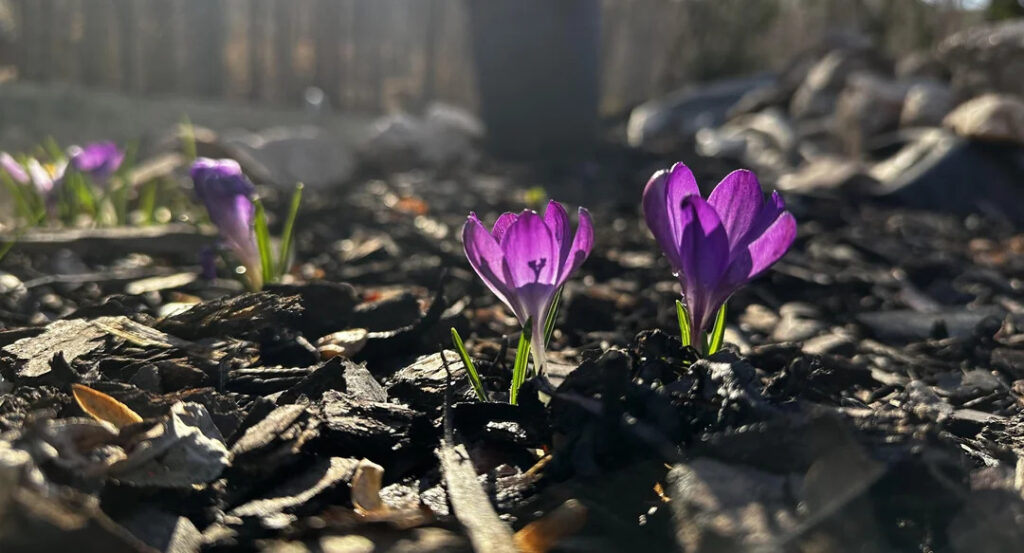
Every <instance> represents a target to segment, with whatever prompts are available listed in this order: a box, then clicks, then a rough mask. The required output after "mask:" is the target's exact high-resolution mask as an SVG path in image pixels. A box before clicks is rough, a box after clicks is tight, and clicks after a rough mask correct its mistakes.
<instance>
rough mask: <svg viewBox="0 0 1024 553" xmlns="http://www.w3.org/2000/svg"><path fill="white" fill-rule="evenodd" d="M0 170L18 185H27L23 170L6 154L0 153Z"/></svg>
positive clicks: (27, 179) (25, 174) (26, 175)
mask: <svg viewBox="0 0 1024 553" xmlns="http://www.w3.org/2000/svg"><path fill="white" fill-rule="evenodd" d="M0 169H3V170H4V171H6V172H7V174H8V175H10V176H11V179H13V180H14V182H16V183H18V184H28V183H29V176H28V173H26V172H25V168H24V167H22V166H21V164H20V163H18V161H17V160H16V159H14V157H12V156H11V154H9V153H7V152H0Z"/></svg>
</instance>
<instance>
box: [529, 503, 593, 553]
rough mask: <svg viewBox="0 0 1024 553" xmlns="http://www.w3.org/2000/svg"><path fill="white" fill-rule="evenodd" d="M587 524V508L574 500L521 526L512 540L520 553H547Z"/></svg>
mask: <svg viewBox="0 0 1024 553" xmlns="http://www.w3.org/2000/svg"><path fill="white" fill-rule="evenodd" d="M586 523H587V508H586V507H584V506H583V504H582V503H580V502H579V501H576V500H575V499H570V500H569V501H566V502H565V503H562V505H561V506H559V507H558V508H557V509H555V510H554V511H551V512H550V513H548V514H546V515H544V516H543V517H542V518H539V519H537V520H535V521H533V522H531V523H529V524H527V525H526V526H523V527H522V529H520V530H519V531H518V532H516V535H515V536H514V538H513V541H514V542H515V544H516V548H517V549H519V551H520V552H521V553H547V552H548V551H549V550H551V548H552V547H554V546H555V545H556V544H557V543H558V542H559V541H561V540H562V539H563V538H565V537H567V536H571V535H573V534H575V533H576V532H579V531H580V529H582V528H583V525H584V524H586Z"/></svg>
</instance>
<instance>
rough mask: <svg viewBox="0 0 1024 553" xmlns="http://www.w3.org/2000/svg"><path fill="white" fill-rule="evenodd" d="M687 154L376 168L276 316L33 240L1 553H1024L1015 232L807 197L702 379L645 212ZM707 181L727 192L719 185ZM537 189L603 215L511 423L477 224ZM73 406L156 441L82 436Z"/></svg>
mask: <svg viewBox="0 0 1024 553" xmlns="http://www.w3.org/2000/svg"><path fill="white" fill-rule="evenodd" d="M671 161H673V160H669V159H652V158H647V157H637V156H636V155H635V154H628V153H624V152H621V151H617V150H609V151H607V152H604V153H603V154H602V155H601V156H599V157H597V158H595V160H594V161H591V162H588V163H585V164H572V165H569V166H563V167H560V168H553V167H537V166H524V165H508V164H499V163H496V162H487V163H485V164H483V166H482V168H479V169H477V170H474V171H467V170H449V171H409V172H401V173H390V174H384V173H381V174H362V175H358V176H357V177H356V178H354V179H353V181H352V183H351V184H348V185H346V186H345V187H343V188H340V189H339V190H337V191H334V192H331V193H325V192H323V191H318V192H313V193H311V195H309V196H307V198H306V202H305V205H304V208H303V212H302V216H301V218H300V226H299V228H298V231H297V232H298V235H297V236H298V243H297V247H298V255H297V259H298V261H299V263H298V264H297V265H296V266H295V269H294V271H293V273H292V276H291V278H290V282H288V283H286V284H281V285H274V286H270V287H268V288H267V289H266V290H265V291H263V292H260V293H244V292H242V290H241V288H240V286H239V285H238V284H236V283H235V282H234V281H233V280H231V279H230V278H229V277H230V274H229V271H227V270H226V269H224V268H222V269H223V270H222V276H223V278H221V279H218V280H216V281H204V280H201V279H190V278H188V276H187V274H190V273H192V272H194V271H195V270H196V267H195V265H196V264H197V262H196V255H197V252H195V251H193V250H191V248H192V247H194V240H181V239H180V238H172V239H164V238H160V237H156V238H151V240H154V241H159V240H165V242H160V244H161V245H160V246H159V247H157V246H155V245H152V244H156V242H153V243H152V244H151V246H152V247H150V246H146V245H145V244H143V245H138V244H136V245H135V246H136V247H134V248H133V249H131V250H129V249H126V248H120V249H119V248H118V247H116V246H110V247H96V248H81V247H78V248H76V249H74V250H71V249H65V248H61V247H59V246H60V245H59V244H58V247H54V246H53V244H49V245H48V246H46V247H42V246H37V245H33V244H31V243H28V242H26V243H25V244H23V245H21V246H17V247H15V249H14V250H13V251H12V252H11V253H10V254H9V255H8V256H7V257H6V258H5V259H4V260H3V262H2V268H3V269H4V270H5V271H6V272H7V273H8V274H7V275H5V276H3V279H2V281H0V287H3V289H4V293H3V294H2V296H0V320H2V321H3V323H4V330H2V331H0V348H2V350H0V375H2V380H0V482H2V483H3V484H0V550H2V551H4V552H20V551H58V550H61V549H70V550H75V551H82V552H92V551H97V552H99V551H104V552H109V551H132V552H136V551H137V552H150V551H154V550H155V551H164V552H175V553H179V552H182V553H183V552H196V551H203V552H211V553H212V552H218V553H220V552H225V553H226V552H242V551H282V552H283V551H289V552H291V551H295V552H304V551H311V552H330V553H333V552H350V551H351V552H357V551H375V552H379V551H389V552H399V551H446V552H447V551H470V550H472V549H471V548H475V550H477V551H517V550H518V551H591V552H604V551H609V552H611V551H627V550H642V551H700V552H726V551H802V552H822V553H824V552H845V551H849V552H853V551H921V552H926V551H928V552H931V551H934V552H967V551H1018V550H1019V544H1021V543H1024V523H1022V522H1021V521H1022V520H1024V499H1022V495H1021V486H1022V481H1024V461H1022V460H1021V459H1022V457H1021V452H1022V451H1024V414H1022V407H1024V404H1022V394H1024V340H1022V339H1021V337H1022V335H1021V333H1020V331H1019V329H1020V328H1021V325H1022V324H1024V317H1022V314H1024V284H1022V282H1024V281H1022V280H1021V279H1022V277H1024V236H1021V235H1018V234H1016V230H1015V229H1014V227H1013V226H1012V225H1010V224H1008V223H1006V222H1004V221H1001V220H996V219H992V218H986V217H984V216H981V215H971V216H967V217H962V216H952V215H944V214H941V213H934V212H921V211H909V210H905V209H902V208H900V207H899V206H897V205H885V204H880V203H877V202H874V201H871V200H868V199H865V198H858V197H842V196H833V197H804V196H798V195H792V194H791V195H787V197H786V200H787V204H788V206H789V208H790V210H791V211H793V213H794V214H795V215H796V217H797V220H798V221H799V225H800V226H799V236H798V238H797V241H796V244H795V245H794V247H793V248H792V250H791V251H790V252H789V254H788V255H787V256H786V257H785V258H783V260H782V261H781V262H780V263H778V264H777V265H776V266H775V267H774V268H773V269H772V270H771V271H769V272H768V273H767V274H766V275H764V276H762V277H761V278H759V279H757V280H756V281H754V282H753V283H751V284H750V285H749V286H747V287H746V288H744V289H742V290H741V291H740V292H738V293H737V294H736V295H735V296H734V297H733V298H732V299H731V300H730V302H729V315H728V322H729V326H728V332H727V335H726V341H727V342H728V343H729V345H728V346H727V348H726V349H725V351H722V352H720V353H718V354H716V355H714V356H712V357H710V358H707V359H698V358H697V356H696V355H695V354H694V352H693V351H692V350H689V349H685V348H683V347H682V346H681V344H680V341H679V339H678V327H677V326H676V324H675V311H674V301H675V300H676V298H677V297H678V284H677V282H676V281H675V279H674V278H673V276H672V274H671V272H670V270H669V268H668V265H667V263H666V262H665V260H664V259H663V258H662V257H661V255H660V253H659V252H658V251H657V247H656V245H655V243H654V240H653V239H652V237H651V236H650V233H649V231H648V230H647V229H646V226H645V225H644V222H643V219H642V217H641V215H640V205H639V200H640V193H641V190H642V187H643V184H644V183H645V181H646V178H647V177H648V176H649V175H650V174H651V172H653V171H654V170H655V169H658V168H661V167H665V166H668V165H669V164H670V163H671ZM687 161H693V162H694V163H693V167H694V169H695V170H696V172H697V174H698V179H699V181H700V182H702V184H705V185H711V184H713V183H714V182H716V181H717V178H720V177H721V176H722V175H724V174H725V173H726V172H727V171H728V170H731V168H730V167H722V166H719V165H718V164H717V163H715V162H711V161H699V160H697V159H687ZM537 186H541V187H543V189H544V192H545V194H544V195H549V196H551V197H553V198H555V199H558V200H561V201H564V202H565V203H566V205H567V207H570V206H575V205H579V204H583V205H585V206H586V207H588V208H589V209H590V210H591V213H592V215H593V219H594V221H595V225H596V242H595V247H594V251H593V253H592V255H591V257H590V258H589V259H588V260H587V262H586V263H585V264H584V265H583V266H582V268H581V270H580V271H579V272H578V273H577V275H576V276H575V277H574V278H573V279H572V280H571V281H570V282H569V284H568V285H567V286H566V289H565V293H564V295H563V300H562V307H561V310H560V316H559V321H558V327H557V328H558V330H557V331H556V334H555V336H554V338H553V340H552V345H551V347H550V350H551V355H550V359H551V367H550V368H549V371H548V374H547V375H545V376H544V377H542V378H537V379H534V380H530V381H528V382H527V384H526V385H525V387H524V389H523V391H522V392H521V393H520V398H521V399H520V402H519V405H518V406H511V405H508V404H507V403H506V401H507V388H508V383H509V380H510V372H511V369H510V367H511V364H512V357H513V356H514V350H515V340H516V339H517V336H518V328H517V325H516V324H515V320H514V319H513V318H512V317H511V316H510V314H509V313H508V312H507V311H506V310H505V309H504V308H503V307H502V306H501V305H500V304H499V303H498V302H497V301H496V300H495V298H494V297H493V296H492V295H491V294H490V293H489V292H488V291H487V289H486V288H485V287H484V285H483V284H482V282H480V280H479V279H478V278H477V277H476V275H475V274H474V273H473V272H472V270H471V269H470V267H469V265H468V263H467V262H466V260H465V257H464V255H463V253H462V246H461V242H460V234H461V232H460V229H461V225H462V222H463V221H464V220H465V216H466V215H467V213H468V212H470V211H476V212H477V213H478V214H479V215H480V216H481V218H483V219H484V220H486V221H493V220H494V219H495V218H496V216H497V215H498V214H499V213H500V212H501V211H504V210H513V209H521V208H522V207H523V206H524V202H525V198H527V197H528V196H529V195H528V194H527V190H529V189H531V188H533V187H537ZM533 195H537V194H536V191H535V192H534V194H533ZM282 200H283V198H282ZM279 203H281V204H283V201H281V202H279ZM573 211H574V210H573V209H570V213H572V212H573ZM168 243H169V244H170V245H168ZM122 244H123V242H122ZM176 244H180V245H181V246H180V247H179V248H175V245H176ZM182 274H185V275H186V276H184V277H183V276H182ZM55 275H57V276H55ZM175 278H177V280H175ZM200 301H201V302H202V303H198V304H197V305H194V304H196V302H200ZM189 305H192V307H191V309H188V310H184V311H183V310H182V309H183V306H189ZM451 327H455V328H457V329H458V330H459V332H460V334H461V335H462V337H463V338H464V339H465V340H466V342H467V346H468V348H469V350H470V353H471V354H472V356H473V357H474V359H475V360H476V366H477V368H478V369H479V370H480V372H481V373H482V376H483V380H484V382H485V385H486V387H487V389H488V390H489V392H490V393H491V395H492V400H493V401H492V402H487V403H484V402H479V401H476V400H475V398H474V395H473V392H472V389H471V388H470V386H469V385H468V382H467V379H466V374H465V369H464V368H463V366H462V364H461V362H460V361H459V360H458V356H457V355H456V354H455V353H454V351H452V349H451V343H450V339H449V337H448V336H449V329H450V328H451ZM353 329H363V330H365V332H363V331H362V330H359V331H354V332H352V333H347V334H346V335H344V336H341V337H336V339H335V340H334V342H335V343H336V344H337V343H341V344H342V345H343V346H345V348H342V349H343V350H344V351H345V354H346V355H349V356H350V357H345V355H342V356H337V357H333V358H330V359H325V358H324V357H325V356H324V355H322V354H321V351H319V350H318V347H317V346H318V340H319V339H320V338H322V337H324V336H327V335H329V334H332V333H334V332H338V331H343V330H353ZM353 336H354V337H355V338H353ZM364 340H365V343H360V342H363V341H364ZM321 344H322V343H321ZM353 352H354V354H353ZM442 356H443V357H442ZM72 384H83V385H85V386H88V387H89V388H91V389H93V390H96V391H99V392H102V393H104V394H107V395H109V396H110V397H113V398H115V399H116V400H118V401H120V402H122V403H123V404H124V405H126V406H127V407H128V408H129V409H131V410H132V411H134V412H135V413H137V414H138V415H139V416H141V417H142V419H143V421H142V422H137V423H130V424H125V425H122V426H120V427H119V428H117V429H112V427H109V426H105V425H104V424H101V423H99V422H96V421H95V420H93V419H90V418H88V416H87V415H86V414H85V413H84V412H83V411H82V409H81V407H80V406H79V404H78V403H76V401H75V399H74V398H73V396H72V393H71V392H72V388H71V386H72ZM378 479H379V480H378ZM378 484H379V485H378ZM513 535H514V537H513ZM512 544H515V545H514V546H513V545H512ZM517 548H518V549H517Z"/></svg>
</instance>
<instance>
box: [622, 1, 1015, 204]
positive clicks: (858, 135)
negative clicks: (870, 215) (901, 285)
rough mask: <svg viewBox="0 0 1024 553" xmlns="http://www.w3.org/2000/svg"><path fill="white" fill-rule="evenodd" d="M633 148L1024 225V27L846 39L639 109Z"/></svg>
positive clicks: (786, 183) (793, 185)
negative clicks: (931, 41)
mask: <svg viewBox="0 0 1024 553" xmlns="http://www.w3.org/2000/svg"><path fill="white" fill-rule="evenodd" d="M627 133H628V139H629V142H630V144H631V145H632V146H635V147H641V148H645V149H649V150H654V151H658V152H660V153H664V154H669V153H679V152H681V151H687V150H690V149H691V148H693V149H695V150H696V151H697V153H698V154H700V155H703V156H707V157H714V158H723V159H726V160H728V161H729V162H732V163H737V164H740V165H743V166H746V167H750V168H751V169H754V170H755V171H757V172H758V174H759V175H762V176H763V179H764V180H765V181H768V182H774V183H775V184H776V185H777V186H778V188H780V189H783V190H790V191H798V192H802V193H808V194H844V193H850V192H853V193H857V194H865V193H866V194H871V195H875V196H879V197H887V198H893V199H895V200H897V201H899V202H901V203H902V204H904V205H907V206H909V207H920V208H927V209H936V210H940V211H946V212H951V213H965V212H970V211H982V212H986V213H994V214H999V215H1001V216H1004V217H1006V218H1009V219H1011V220H1015V221H1024V21H1021V20H1016V21H1009V22H1004V23H998V24H988V25H982V26H978V27H975V28H971V29H967V30H965V31H962V32H959V33H956V34H953V35H951V36H949V37H947V38H945V39H944V40H941V41H940V42H939V43H938V44H937V45H936V47H935V48H933V49H931V50H927V51H919V52H913V53H910V54H908V55H906V56H905V57H903V58H902V59H898V60H894V59H888V58H886V56H884V55H883V54H882V53H881V52H880V51H879V50H878V49H876V48H875V47H874V46H873V45H872V44H871V43H870V41H868V40H866V39H864V38H862V37H857V36H842V37H834V38H833V39H831V40H830V41H828V43H827V44H825V45H823V47H822V48H820V49H819V51H816V52H810V53H808V54H806V55H804V56H800V57H798V58H797V59H795V60H793V61H792V62H791V63H790V64H789V66H788V67H786V68H785V69H784V70H782V71H780V72H779V73H777V74H774V75H768V76H764V75H762V76H758V77H754V78H750V79H746V80H731V81H728V82H720V83H711V84H708V85H705V86H701V87H697V88H691V89H687V90H683V91H679V92H677V93H674V94H672V95H670V96H668V97H666V98H664V99H659V100H654V101H652V102H648V103H646V104H644V105H641V106H639V107H637V108H636V109H635V110H634V111H633V113H632V114H631V116H630V121H629V125H628V129H627Z"/></svg>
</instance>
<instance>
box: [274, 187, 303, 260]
mask: <svg viewBox="0 0 1024 553" xmlns="http://www.w3.org/2000/svg"><path fill="white" fill-rule="evenodd" d="M303 188H305V185H303V184H302V183H301V182H300V183H298V184H296V185H295V192H293V193H292V201H291V205H290V206H289V208H288V218H287V219H286V220H285V222H284V230H283V231H282V233H281V250H280V252H279V255H278V259H277V261H278V265H277V278H281V277H283V276H284V275H285V274H287V273H288V263H289V260H290V259H291V256H292V242H294V240H295V235H294V229H295V220H296V219H297V218H298V215H299V206H300V205H301V204H302V190H303Z"/></svg>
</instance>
